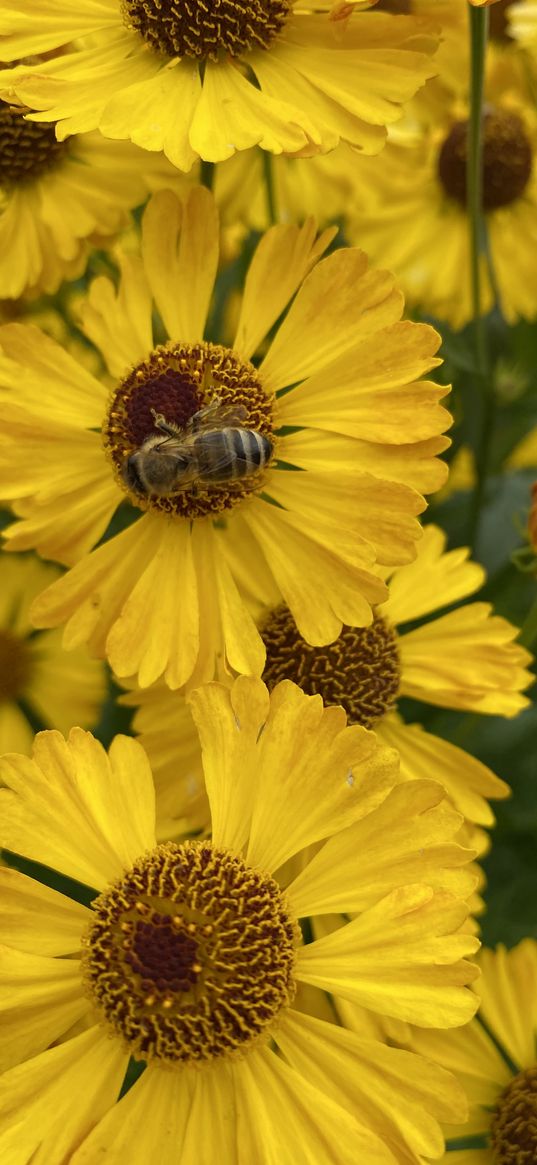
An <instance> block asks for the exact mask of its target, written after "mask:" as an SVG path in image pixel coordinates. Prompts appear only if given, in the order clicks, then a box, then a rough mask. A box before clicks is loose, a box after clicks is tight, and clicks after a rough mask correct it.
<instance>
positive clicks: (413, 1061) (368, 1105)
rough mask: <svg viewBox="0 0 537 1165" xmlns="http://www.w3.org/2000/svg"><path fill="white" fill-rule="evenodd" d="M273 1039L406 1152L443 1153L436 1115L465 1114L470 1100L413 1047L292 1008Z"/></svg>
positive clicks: (319, 1082) (312, 1077)
mask: <svg viewBox="0 0 537 1165" xmlns="http://www.w3.org/2000/svg"><path fill="white" fill-rule="evenodd" d="M275 1040H276V1043H277V1044H278V1047H279V1048H280V1049H281V1051H282V1052H283V1054H284V1056H285V1057H286V1059H287V1060H288V1061H289V1063H290V1064H291V1065H292V1067H294V1068H296V1069H297V1070H298V1071H299V1072H301V1073H303V1074H304V1075H305V1076H306V1077H307V1079H308V1080H309V1081H310V1083H311V1084H314V1085H316V1086H317V1087H318V1088H319V1090H320V1091H322V1092H323V1093H325V1094H327V1095H328V1096H330V1097H332V1099H333V1100H336V1101H337V1102H338V1103H339V1104H341V1105H343V1106H344V1107H345V1109H346V1110H347V1111H349V1112H351V1113H352V1114H353V1116H355V1117H356V1118H357V1119H358V1120H359V1121H361V1122H362V1123H363V1124H364V1125H365V1126H366V1127H367V1128H370V1129H372V1130H373V1131H374V1132H375V1133H376V1134H377V1135H378V1136H379V1137H381V1138H382V1140H384V1141H386V1142H387V1143H388V1144H390V1145H394V1144H395V1145H396V1146H399V1147H400V1150H401V1148H402V1149H403V1154H405V1155H406V1152H405V1151H408V1147H409V1148H410V1149H411V1150H412V1152H413V1153H416V1154H425V1156H427V1157H429V1156H430V1157H434V1158H436V1157H438V1156H440V1154H441V1153H442V1151H443V1148H444V1138H443V1135H442V1131H441V1129H440V1126H439V1123H438V1122H439V1121H440V1120H442V1121H451V1122H453V1121H455V1120H457V1121H462V1120H464V1117H465V1114H466V1109H467V1102H466V1098H465V1095H464V1092H463V1089H462V1088H461V1086H460V1084H458V1083H457V1081H456V1080H455V1078H454V1077H453V1076H451V1075H450V1074H449V1073H448V1072H446V1071H445V1070H444V1069H442V1068H440V1067H438V1066H437V1065H436V1064H433V1063H431V1062H428V1061H426V1060H425V1059H422V1057H421V1056H417V1055H415V1054H414V1053H412V1052H408V1051H401V1050H400V1049H398V1048H390V1047H386V1046H385V1045H384V1044H382V1043H381V1042H380V1041H379V1040H371V1039H363V1038H359V1037H358V1036H357V1035H355V1034H354V1033H353V1032H350V1031H346V1030H345V1029H344V1028H341V1027H338V1026H336V1024H333V1023H323V1022H321V1021H319V1020H318V1019H314V1018H313V1017H311V1016H306V1015H299V1014H297V1013H296V1012H295V1011H294V1010H289V1011H288V1012H287V1014H286V1015H285V1016H284V1017H283V1020H282V1023H281V1024H280V1026H279V1028H278V1029H277V1031H276V1032H275Z"/></svg>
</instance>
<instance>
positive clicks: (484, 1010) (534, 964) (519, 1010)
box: [411, 938, 537, 1165]
mask: <svg viewBox="0 0 537 1165" xmlns="http://www.w3.org/2000/svg"><path fill="white" fill-rule="evenodd" d="M478 961H479V964H480V967H481V972H482V973H481V977H480V978H479V979H478V980H477V981H476V983H475V991H476V993H477V995H478V996H479V1000H480V1007H479V1011H478V1013H477V1015H476V1017H475V1019H473V1020H472V1022H471V1023H470V1024H468V1025H467V1026H466V1027H465V1028H462V1029H461V1030H460V1031H458V1032H457V1033H452V1032H449V1033H444V1032H442V1033H440V1032H435V1033H432V1032H431V1033H429V1032H427V1033H425V1032H423V1031H416V1030H413V1032H412V1041H411V1046H412V1047H414V1048H416V1049H418V1050H419V1051H421V1052H422V1053H423V1055H425V1056H427V1057H429V1058H430V1059H431V1060H434V1061H435V1062H436V1063H438V1064H441V1065H443V1066H445V1067H449V1069H450V1070H451V1071H453V1072H454V1073H455V1074H456V1076H457V1077H458V1079H459V1080H460V1083H461V1084H462V1086H463V1088H464V1089H465V1091H466V1094H467V1096H468V1101H469V1105H470V1115H469V1121H468V1123H467V1124H463V1125H461V1126H460V1127H456V1128H454V1127H453V1126H451V1125H447V1126H446V1127H445V1130H444V1131H445V1135H446V1140H447V1151H446V1154H445V1156H444V1157H443V1158H442V1162H443V1165H533V1162H534V1161H536V1160H537V1055H536V1046H537V1020H536V1011H535V999H536V998H537V943H535V942H534V940H533V939H529V938H528V939H523V941H522V942H520V943H519V944H518V946H516V947H514V948H513V949H512V950H506V948H505V947H504V946H502V945H500V946H498V947H497V948H496V950H495V951H493V950H486V949H483V950H482V951H481V953H480V955H479V957H478ZM461 1140H464V1142H465V1143H466V1146H467V1147H465V1148H464V1149H458V1148H457V1143H460V1141H461Z"/></svg>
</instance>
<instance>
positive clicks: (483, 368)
mask: <svg viewBox="0 0 537 1165" xmlns="http://www.w3.org/2000/svg"><path fill="white" fill-rule="evenodd" d="M468 8H469V12H468V15H469V20H470V56H471V79H470V121H469V128H468V168H467V206H468V222H469V232H470V266H471V280H472V307H473V323H472V335H473V348H474V361H475V369H476V387H477V389H478V391H479V397H480V402H479V403H480V420H481V424H480V428H479V435H478V438H477V443H476V475H477V480H476V485H475V489H474V496H473V498H472V504H471V507H470V536H471V541H472V544H475V540H476V536H477V533H478V528H479V517H480V512H481V507H482V504H483V496H484V492H485V486H486V480H487V471H488V462H489V447H490V441H491V437H492V432H493V428H494V404H495V402H494V391H493V385H492V379H491V371H490V360H489V352H488V344H487V325H486V322H485V318H484V315H483V311H482V294H481V290H482V289H481V260H482V256H483V255H486V250H487V241H486V224H485V216H484V214H483V89H484V80H485V59H486V51H487V35H488V11H487V9H486V8H474V7H472V6H471V5H468Z"/></svg>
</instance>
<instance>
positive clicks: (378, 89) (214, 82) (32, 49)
mask: <svg viewBox="0 0 537 1165" xmlns="http://www.w3.org/2000/svg"><path fill="white" fill-rule="evenodd" d="M356 7H357V6H353V5H346V6H344V7H343V8H337V9H336V10H335V11H332V12H330V11H329V10H330V9H331V8H332V0H300V2H298V0H250V3H248V5H247V6H246V7H245V5H244V4H242V3H240V2H238V0H230V2H229V3H226V5H225V7H224V6H222V8H221V11H220V12H219V13H218V14H217V15H216V16H215V15H214V13H213V10H212V7H211V6H210V5H207V4H206V3H205V0H192V2H191V3H190V4H189V5H188V6H186V5H183V6H182V7H181V8H180V9H179V8H178V7H177V5H175V6H173V4H172V3H171V0H165V2H164V3H162V2H161V0H97V3H95V0H56V3H55V5H54V10H53V11H49V10H47V9H45V8H44V7H43V3H42V0H27V3H26V4H25V6H24V10H22V9H21V5H20V3H19V0H6V2H5V3H4V4H3V8H2V14H1V16H0V33H1V34H3V40H2V48H1V57H2V59H3V60H5V61H13V60H17V59H18V60H20V59H22V58H25V57H28V56H30V55H31V54H35V53H46V54H47V59H46V60H40V61H38V62H37V63H36V64H33V65H27V64H22V65H20V66H18V67H17V68H15V69H14V70H13V71H4V72H3V74H2V80H3V85H4V92H5V93H6V94H7V95H8V96H9V94H10V93H15V92H16V94H17V97H18V99H19V100H21V101H23V102H24V103H25V104H27V105H28V106H30V107H31V108H32V109H38V110H41V111H42V112H41V113H40V114H39V115H38V120H45V121H47V120H48V121H50V120H53V121H56V122H58V123H59V124H58V127H57V133H58V134H59V135H60V136H61V137H65V136H66V135H67V134H70V133H80V132H82V131H84V130H90V129H96V128H98V129H100V130H101V132H102V133H103V134H104V135H105V136H106V137H111V138H116V139H121V138H130V139H131V140H132V141H133V142H136V143H137V145H139V146H143V147H144V148H145V149H148V150H164V152H165V154H166V155H167V157H168V158H169V159H170V161H171V162H173V163H174V165H176V166H178V167H179V169H181V170H189V169H190V167H191V165H192V163H193V162H194V161H195V159H196V158H197V157H201V158H204V159H207V160H209V161H213V162H221V161H223V160H224V159H225V158H229V157H231V155H232V154H233V153H234V152H235V150H244V149H247V148H248V147H250V146H253V145H260V146H261V147H262V148H263V149H266V150H270V151H272V152H273V153H276V154H279V153H281V152H282V151H284V152H286V153H291V154H295V153H297V152H305V153H318V152H319V151H320V152H323V153H325V152H326V151H327V150H331V149H333V148H334V146H336V145H337V144H338V142H339V141H340V140H343V141H348V142H350V143H351V144H352V145H354V146H356V147H357V148H359V149H361V150H364V151H365V152H366V153H369V154H371V153H377V152H378V151H379V150H380V149H381V148H382V145H383V144H384V139H385V132H386V131H385V127H386V126H387V125H389V124H390V123H391V122H393V121H395V120H396V119H397V118H398V117H399V116H400V114H401V106H402V104H403V103H404V102H405V101H408V100H409V98H411V97H412V96H413V94H414V93H415V92H416V90H417V89H418V88H419V87H420V86H421V85H423V83H424V81H425V80H426V78H427V77H430V76H432V75H433V74H434V72H435V69H434V64H433V63H432V62H431V59H430V54H431V53H432V52H434V49H435V48H436V43H437V42H436V36H435V35H434V26H433V27H432V26H431V25H430V24H429V23H428V22H423V21H420V20H417V19H416V18H414V17H406V18H404V19H402V20H401V19H397V20H396V19H394V18H393V17H392V16H389V15H385V14H383V13H375V12H364V11H356ZM360 7H361V5H360ZM78 38H83V39H82V43H78V44H72V45H70V46H69V47H68V48H66V47H65V46H66V45H67V44H68V42H70V41H71V42H73V41H77V40H78ZM57 50H59V52H57ZM55 53H56V55H55Z"/></svg>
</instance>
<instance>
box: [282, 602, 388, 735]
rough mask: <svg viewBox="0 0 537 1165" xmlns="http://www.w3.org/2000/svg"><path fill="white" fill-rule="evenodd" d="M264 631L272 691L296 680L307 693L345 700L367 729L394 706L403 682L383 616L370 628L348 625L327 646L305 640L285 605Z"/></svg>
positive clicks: (328, 700) (351, 718)
mask: <svg viewBox="0 0 537 1165" xmlns="http://www.w3.org/2000/svg"><path fill="white" fill-rule="evenodd" d="M260 630H261V635H262V637H263V641H264V644H265V647H266V650H267V660H266V664H265V671H264V672H263V679H264V681H265V683H266V684H267V687H268V688H269V689H271V690H272V688H273V687H275V685H276V684H277V683H279V682H280V680H293V682H294V683H295V684H298V686H299V687H301V688H302V690H303V691H304V692H306V693H307V695H309V696H313V695H320V696H322V698H323V702H324V703H325V704H341V705H342V707H343V708H344V709H345V711H346V713H347V716H348V718H349V721H350V722H351V723H353V724H361V725H362V726H363V727H364V728H373V727H374V725H375V724H376V723H377V722H378V721H379V720H380V719H381V718H382V716H384V714H385V713H386V712H388V711H389V709H390V708H392V707H393V705H394V703H395V700H396V697H397V692H398V690H399V682H400V669H399V652H398V648H397V635H396V632H395V631H394V630H393V629H392V628H391V627H389V626H388V624H387V623H386V622H385V620H384V619H383V618H382V617H381V616H380V615H375V618H374V620H373V622H372V624H371V625H370V626H369V627H344V628H343V630H342V632H341V635H340V636H339V639H336V640H335V642H334V643H329V644H327V645H326V646H324V647H312V646H311V644H309V643H306V641H305V640H304V639H302V638H301V636H300V634H299V632H298V629H297V627H296V624H295V622H294V619H293V617H292V615H291V612H290V611H289V609H288V608H287V607H285V606H281V607H276V608H275V609H274V610H273V611H271V613H270V615H269V616H268V618H267V619H266V620H265V622H264V624H263V626H262V627H261V629H260Z"/></svg>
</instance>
